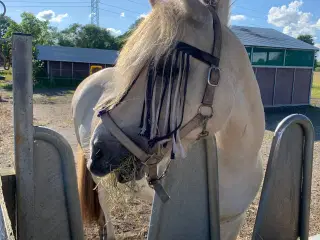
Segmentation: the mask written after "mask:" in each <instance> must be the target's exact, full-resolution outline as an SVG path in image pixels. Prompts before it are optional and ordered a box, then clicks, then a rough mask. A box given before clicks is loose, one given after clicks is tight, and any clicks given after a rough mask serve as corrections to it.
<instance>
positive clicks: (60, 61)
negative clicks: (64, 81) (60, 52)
mask: <svg viewBox="0 0 320 240" xmlns="http://www.w3.org/2000/svg"><path fill="white" fill-rule="evenodd" d="M61 76H62V62H61V61H60V77H61Z"/></svg>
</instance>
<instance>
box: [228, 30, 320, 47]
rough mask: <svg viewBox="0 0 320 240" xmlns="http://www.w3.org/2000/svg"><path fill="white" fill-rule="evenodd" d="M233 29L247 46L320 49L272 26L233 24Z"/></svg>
mask: <svg viewBox="0 0 320 240" xmlns="http://www.w3.org/2000/svg"><path fill="white" fill-rule="evenodd" d="M231 30H232V32H234V34H235V35H236V36H237V37H238V38H239V39H240V41H241V42H242V44H243V45H245V46H257V47H273V48H286V49H303V50H319V49H318V48H316V47H314V46H312V45H311V44H308V43H305V42H303V41H300V40H298V39H296V38H293V37H290V36H288V35H286V34H284V33H282V32H279V31H277V30H275V29H272V28H259V27H245V26H231Z"/></svg>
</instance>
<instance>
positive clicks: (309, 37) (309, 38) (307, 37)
mask: <svg viewBox="0 0 320 240" xmlns="http://www.w3.org/2000/svg"><path fill="white" fill-rule="evenodd" d="M297 39H299V40H301V41H303V42H306V43H309V44H311V45H314V40H313V36H312V35H310V34H305V35H299V36H298V37H297Z"/></svg>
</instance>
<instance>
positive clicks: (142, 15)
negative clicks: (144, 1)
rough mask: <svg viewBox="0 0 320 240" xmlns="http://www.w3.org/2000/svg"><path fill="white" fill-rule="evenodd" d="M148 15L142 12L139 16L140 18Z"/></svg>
mask: <svg viewBox="0 0 320 240" xmlns="http://www.w3.org/2000/svg"><path fill="white" fill-rule="evenodd" d="M146 16H148V14H146V13H142V14H140V15H139V16H138V18H145V17H146Z"/></svg>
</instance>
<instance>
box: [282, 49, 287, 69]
mask: <svg viewBox="0 0 320 240" xmlns="http://www.w3.org/2000/svg"><path fill="white" fill-rule="evenodd" d="M286 55H287V49H284V57H283V66H286Z"/></svg>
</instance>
